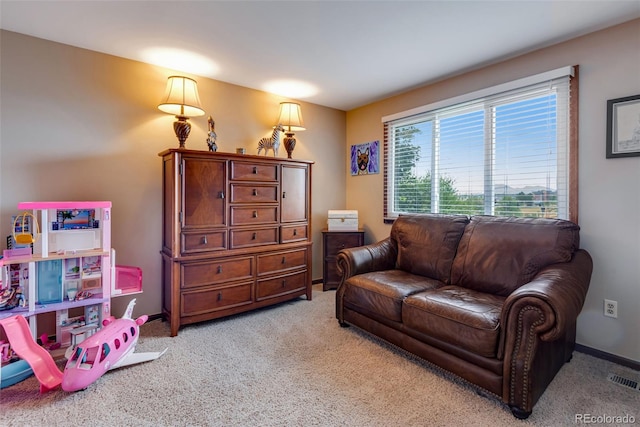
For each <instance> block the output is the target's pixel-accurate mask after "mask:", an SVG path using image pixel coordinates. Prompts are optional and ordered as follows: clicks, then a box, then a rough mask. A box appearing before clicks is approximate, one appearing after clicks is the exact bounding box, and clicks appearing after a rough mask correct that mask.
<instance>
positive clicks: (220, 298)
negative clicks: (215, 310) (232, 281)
mask: <svg viewBox="0 0 640 427" xmlns="http://www.w3.org/2000/svg"><path fill="white" fill-rule="evenodd" d="M218 301H222V292H218Z"/></svg>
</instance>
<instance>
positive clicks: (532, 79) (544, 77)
mask: <svg viewBox="0 0 640 427" xmlns="http://www.w3.org/2000/svg"><path fill="white" fill-rule="evenodd" d="M573 75H574V69H573V66H566V67H562V68H557V69H555V70H551V71H546V72H544V73H540V74H535V75H533V76H529V77H523V78H521V79H518V80H514V81H511V82H507V83H503V84H499V85H497V86H492V87H488V88H485V89H480V90H477V91H475V92H471V93H465V94H464V95H460V96H456V97H453V98H449V99H445V100H442V101H437V102H434V103H431V104H428V105H423V106H420V107H416V108H412V109H410V110H405V111H401V112H400V113H395V114H390V115H388V116H384V117H382V123H386V122H390V121H393V120H398V119H403V118H406V117H410V116H415V115H416V114H422V113H426V112H427V111H432V110H437V109H438V108H443V107H447V106H449V105H455V104H460V103H463V102H468V101H473V100H476V99H479V98H483V97H485V96H489V95H494V94H496V93H500V92H506V91H509V90H513V89H518V88H521V87H525V86H530V85H534V84H537V83H542V82H545V81H549V80H553V79H557V78H560V77H566V76H572V77H573Z"/></svg>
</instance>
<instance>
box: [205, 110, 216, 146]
mask: <svg viewBox="0 0 640 427" xmlns="http://www.w3.org/2000/svg"><path fill="white" fill-rule="evenodd" d="M215 127H216V122H214V121H213V118H212V117H211V116H209V134H208V135H209V136H208V137H207V145H208V146H209V151H218V146H217V145H216V138H218V135H216V131H215Z"/></svg>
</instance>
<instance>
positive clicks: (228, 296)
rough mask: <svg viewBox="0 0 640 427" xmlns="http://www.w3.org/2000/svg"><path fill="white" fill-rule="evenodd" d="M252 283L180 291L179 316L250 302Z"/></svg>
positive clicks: (251, 299)
mask: <svg viewBox="0 0 640 427" xmlns="http://www.w3.org/2000/svg"><path fill="white" fill-rule="evenodd" d="M251 288H252V283H251V282H248V283H241V284H238V285H234V286H227V287H220V288H213V289H211V288H208V289H199V290H195V291H188V292H183V293H182V298H181V305H180V316H195V315H198V314H203V313H209V312H212V311H217V310H223V309H228V308H232V307H237V306H240V305H246V304H251V303H252V302H253V295H252V293H251Z"/></svg>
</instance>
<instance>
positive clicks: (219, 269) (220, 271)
mask: <svg viewBox="0 0 640 427" xmlns="http://www.w3.org/2000/svg"><path fill="white" fill-rule="evenodd" d="M220 273H222V266H221V265H219V266H218V274H220Z"/></svg>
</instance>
